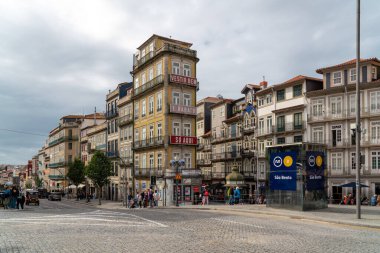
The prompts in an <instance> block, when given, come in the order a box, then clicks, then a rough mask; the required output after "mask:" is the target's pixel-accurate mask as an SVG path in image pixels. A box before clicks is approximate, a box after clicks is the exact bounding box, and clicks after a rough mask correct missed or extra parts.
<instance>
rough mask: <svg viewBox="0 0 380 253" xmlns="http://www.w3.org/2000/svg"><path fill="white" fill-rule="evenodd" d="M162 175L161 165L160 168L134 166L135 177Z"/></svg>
mask: <svg viewBox="0 0 380 253" xmlns="http://www.w3.org/2000/svg"><path fill="white" fill-rule="evenodd" d="M163 175H164V173H163V170H162V167H160V168H134V176H135V177H136V178H150V176H156V177H162V176H163Z"/></svg>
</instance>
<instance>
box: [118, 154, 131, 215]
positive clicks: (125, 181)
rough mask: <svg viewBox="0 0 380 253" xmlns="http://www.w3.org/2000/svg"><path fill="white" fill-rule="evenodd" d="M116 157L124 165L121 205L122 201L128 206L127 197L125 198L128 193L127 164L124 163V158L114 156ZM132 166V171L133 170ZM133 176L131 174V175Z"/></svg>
mask: <svg viewBox="0 0 380 253" xmlns="http://www.w3.org/2000/svg"><path fill="white" fill-rule="evenodd" d="M116 158H118V159H119V160H120V161H121V162H122V163H123V165H124V176H123V177H124V178H123V179H124V200H123V206H124V203H125V207H127V208H128V198H127V194H128V193H129V187H128V183H129V182H128V180H127V164H126V163H125V161H124V159H123V158H121V157H120V156H116ZM132 167H133V166H132ZM133 169H134V168H132V171H133ZM132 177H133V175H132Z"/></svg>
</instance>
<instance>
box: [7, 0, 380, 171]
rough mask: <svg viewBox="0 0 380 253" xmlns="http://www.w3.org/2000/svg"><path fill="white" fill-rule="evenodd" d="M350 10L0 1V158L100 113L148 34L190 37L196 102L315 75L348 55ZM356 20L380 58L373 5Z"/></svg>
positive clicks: (21, 154)
mask: <svg viewBox="0 0 380 253" xmlns="http://www.w3.org/2000/svg"><path fill="white" fill-rule="evenodd" d="M355 11H356V1H355V0H318V1H315V0H292V1H283V0H261V1H259V0H256V1H253V0H247V1H231V0H230V1H227V0H225V1H216V0H214V1H208V0H199V1H195V0H187V1H175V0H173V1H163V0H160V1H141V0H140V1H125V0H124V1H106V0H104V1H96V0H89V1H81V0H73V1H69V0H65V1H58V0H56V1H54V0H49V1H48V0H46V1H32V0H25V1H16V0H1V1H0V164H3V163H6V164H26V163H27V160H28V159H31V157H32V156H33V155H35V154H37V152H38V149H40V148H41V147H42V145H43V143H44V141H45V139H46V138H47V135H48V132H49V131H50V130H51V129H53V128H55V127H56V126H57V125H58V121H59V119H60V118H61V117H62V116H63V115H68V114H83V113H85V114H88V113H92V112H93V110H94V107H95V106H96V107H97V109H98V111H104V110H105V95H106V93H107V92H108V90H109V89H114V88H115V87H116V85H117V84H118V83H120V82H124V81H131V76H130V74H129V72H130V71H131V69H132V55H133V53H134V52H135V51H136V48H137V47H138V46H139V45H140V44H141V43H143V42H144V41H145V40H146V39H148V38H149V37H150V36H151V35H152V34H159V35H162V36H166V37H169V36H172V38H174V39H178V40H183V41H187V42H191V43H193V49H195V50H197V51H198V57H199V58H200V61H199V63H198V65H197V74H198V76H197V78H198V80H199V82H200V91H199V92H198V99H201V98H203V97H205V96H216V95H217V94H222V95H223V96H224V97H228V98H239V97H241V96H242V95H241V94H240V91H241V89H242V87H243V86H244V85H245V84H247V83H259V82H260V81H261V80H262V77H263V76H265V79H266V80H267V81H268V82H269V84H276V83H281V82H283V81H286V80H288V79H290V78H291V77H293V76H295V75H298V74H303V75H309V76H314V77H318V75H317V74H316V73H315V70H316V69H317V68H320V67H325V66H329V65H332V64H338V63H341V62H343V61H346V60H349V59H352V58H355ZM361 22H362V34H361V36H362V40H361V42H362V49H361V54H362V57H363V58H366V57H380V30H379V23H380V1H378V0H365V1H362V21H361ZM5 129H9V130H12V131H22V132H26V133H18V132H10V131H6V130H5Z"/></svg>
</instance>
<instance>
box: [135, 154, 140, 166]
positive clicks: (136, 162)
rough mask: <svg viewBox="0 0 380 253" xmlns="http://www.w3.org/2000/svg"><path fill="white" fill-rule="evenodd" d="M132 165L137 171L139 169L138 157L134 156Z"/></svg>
mask: <svg viewBox="0 0 380 253" xmlns="http://www.w3.org/2000/svg"><path fill="white" fill-rule="evenodd" d="M134 165H135V168H136V169H138V168H139V165H140V163H139V155H135V162H134Z"/></svg>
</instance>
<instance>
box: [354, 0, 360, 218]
mask: <svg viewBox="0 0 380 253" xmlns="http://www.w3.org/2000/svg"><path fill="white" fill-rule="evenodd" d="M356 5H357V6H356V8H357V9H356V12H357V13H356V14H357V15H356V136H355V137H356V218H357V219H360V218H361V217H360V216H361V213H360V204H361V201H360V197H361V196H360V195H361V193H360V190H361V188H360V168H361V161H360V157H361V154H360V134H361V126H360V86H359V84H360V0H357V3H356Z"/></svg>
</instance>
